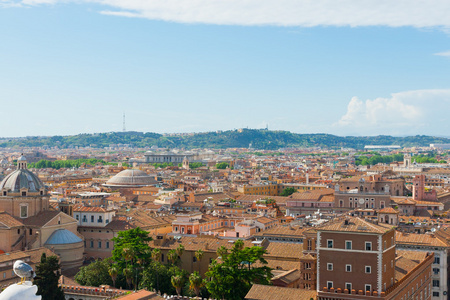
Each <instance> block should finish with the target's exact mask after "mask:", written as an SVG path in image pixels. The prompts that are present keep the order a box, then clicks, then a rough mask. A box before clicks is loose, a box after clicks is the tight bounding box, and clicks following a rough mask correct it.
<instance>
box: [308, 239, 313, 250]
mask: <svg viewBox="0 0 450 300" xmlns="http://www.w3.org/2000/svg"><path fill="white" fill-rule="evenodd" d="M307 245H308V248H307V249H308V250H312V241H311V240H310V239H308V244H307Z"/></svg>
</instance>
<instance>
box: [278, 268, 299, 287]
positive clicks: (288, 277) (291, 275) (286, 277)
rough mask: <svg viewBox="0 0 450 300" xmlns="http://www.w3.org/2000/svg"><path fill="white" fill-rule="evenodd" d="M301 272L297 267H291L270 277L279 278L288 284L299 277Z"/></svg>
mask: <svg viewBox="0 0 450 300" xmlns="http://www.w3.org/2000/svg"><path fill="white" fill-rule="evenodd" d="M300 276H301V273H300V270H299V269H292V270H289V271H286V272H283V273H281V274H279V275H277V276H274V277H272V281H273V280H280V281H282V282H284V283H286V284H290V283H292V282H295V281H297V280H298V279H300Z"/></svg>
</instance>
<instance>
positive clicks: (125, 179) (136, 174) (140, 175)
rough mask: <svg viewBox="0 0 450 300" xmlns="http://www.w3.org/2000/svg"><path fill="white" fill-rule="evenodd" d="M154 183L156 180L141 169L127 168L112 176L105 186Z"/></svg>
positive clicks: (135, 185)
mask: <svg viewBox="0 0 450 300" xmlns="http://www.w3.org/2000/svg"><path fill="white" fill-rule="evenodd" d="M152 184H156V180H155V179H154V178H153V177H151V176H149V175H148V174H147V173H145V172H144V171H141V170H134V169H127V170H123V171H122V172H120V173H119V174H117V175H115V176H113V177H112V178H111V179H110V180H108V181H107V182H106V184H105V185H106V186H117V187H127V186H128V187H139V186H147V185H152Z"/></svg>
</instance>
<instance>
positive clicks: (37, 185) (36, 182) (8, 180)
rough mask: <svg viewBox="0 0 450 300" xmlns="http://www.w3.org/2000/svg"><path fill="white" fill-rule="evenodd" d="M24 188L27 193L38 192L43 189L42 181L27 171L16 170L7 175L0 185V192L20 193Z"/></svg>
mask: <svg viewBox="0 0 450 300" xmlns="http://www.w3.org/2000/svg"><path fill="white" fill-rule="evenodd" d="M23 188H26V189H28V191H29V192H39V191H40V190H41V189H42V188H44V184H43V183H42V181H41V180H40V179H39V178H38V177H37V176H36V175H35V174H33V173H32V172H30V171H29V170H27V169H18V170H15V171H13V172H12V173H10V174H8V175H7V176H6V177H5V179H3V180H2V182H1V183H0V190H3V189H6V190H7V191H9V192H16V193H17V192H20V189H23Z"/></svg>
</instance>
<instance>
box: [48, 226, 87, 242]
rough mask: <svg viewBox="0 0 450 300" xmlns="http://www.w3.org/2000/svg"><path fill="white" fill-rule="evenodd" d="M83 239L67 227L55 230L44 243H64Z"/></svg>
mask: <svg viewBox="0 0 450 300" xmlns="http://www.w3.org/2000/svg"><path fill="white" fill-rule="evenodd" d="M82 241H83V240H82V239H80V238H79V237H78V236H76V234H74V233H73V232H71V231H69V230H67V229H58V230H55V231H54V232H53V233H52V235H51V236H50V237H49V238H48V240H47V241H46V242H45V244H46V245H64V244H75V243H80V242H82Z"/></svg>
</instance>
